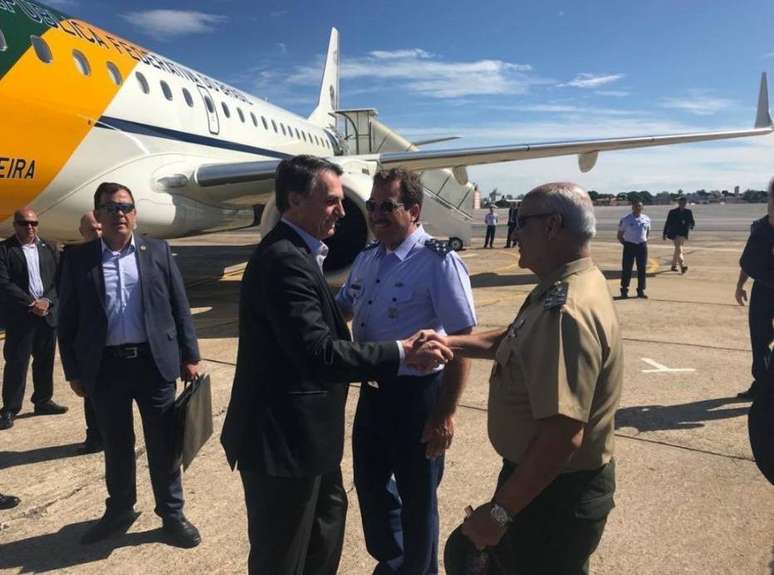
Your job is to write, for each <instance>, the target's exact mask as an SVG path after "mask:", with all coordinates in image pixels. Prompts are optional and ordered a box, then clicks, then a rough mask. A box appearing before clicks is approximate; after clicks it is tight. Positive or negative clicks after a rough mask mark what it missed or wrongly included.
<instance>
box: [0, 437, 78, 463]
mask: <svg viewBox="0 0 774 575" xmlns="http://www.w3.org/2000/svg"><path fill="white" fill-rule="evenodd" d="M80 445H81V444H80V443H68V444H66V445H52V446H51V447H39V448H38V449H30V450H29V451H0V469H9V468H11V467H17V466H20V465H31V464H33V463H41V462H42V461H51V460H52V459H65V458H67V457H76V456H77V455H78V454H77V453H76V449H77V448H78V447H79V446H80Z"/></svg>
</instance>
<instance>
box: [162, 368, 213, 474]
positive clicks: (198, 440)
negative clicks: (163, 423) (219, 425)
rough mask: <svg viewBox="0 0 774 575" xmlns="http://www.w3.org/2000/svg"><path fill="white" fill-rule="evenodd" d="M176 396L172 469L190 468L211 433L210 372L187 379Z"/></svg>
mask: <svg viewBox="0 0 774 575" xmlns="http://www.w3.org/2000/svg"><path fill="white" fill-rule="evenodd" d="M184 385H185V387H184V388H183V391H182V392H181V393H180V395H179V396H178V397H177V399H175V458H174V462H173V465H172V469H177V468H178V467H179V466H180V465H182V466H183V468H184V469H188V466H189V465H191V462H192V461H193V459H194V457H196V454H197V453H198V452H199V449H201V447H202V445H204V444H205V443H206V442H207V440H208V439H209V438H210V436H211V435H212V391H211V389H210V376H209V375H206V374H205V375H197V376H196V377H195V378H194V380H193V381H191V382H186V383H185V384H184Z"/></svg>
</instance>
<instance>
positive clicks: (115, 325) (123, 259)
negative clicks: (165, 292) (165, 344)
mask: <svg viewBox="0 0 774 575" xmlns="http://www.w3.org/2000/svg"><path fill="white" fill-rule="evenodd" d="M100 244H101V246H102V275H103V277H104V278H105V315H106V316H107V321H108V330H107V341H106V342H105V345H122V344H125V343H142V342H145V341H148V335H147V333H146V331H145V310H144V308H143V303H142V286H141V284H140V270H139V268H138V266H137V247H136V245H135V243H134V235H132V239H131V241H130V242H129V243H128V244H126V246H124V249H122V250H121V251H120V252H114V251H113V250H111V249H110V248H109V247H108V245H107V244H106V243H105V242H104V240H100Z"/></svg>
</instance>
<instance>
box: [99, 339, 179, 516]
mask: <svg viewBox="0 0 774 575" xmlns="http://www.w3.org/2000/svg"><path fill="white" fill-rule="evenodd" d="M149 353H150V352H149V351H148V352H146V354H143V355H141V356H140V357H137V358H134V359H118V358H113V357H110V356H108V355H107V354H105V355H103V357H102V363H101V365H100V371H99V375H98V376H97V381H96V386H95V389H94V391H93V393H92V394H91V395H90V396H89V397H90V398H91V400H92V403H93V405H94V412H95V414H96V416H97V422H98V423H99V429H100V432H101V433H102V441H103V444H104V447H105V482H106V483H107V491H108V499H107V502H106V506H107V510H108V512H119V513H120V512H121V511H124V510H126V509H129V508H131V507H132V506H133V505H134V504H135V502H136V501H137V485H136V474H137V470H136V463H135V455H134V421H133V418H132V401H136V402H137V406H138V407H139V410H140V417H141V418H142V427H143V432H144V434H145V448H146V451H147V453H148V468H149V471H150V477H151V485H152V486H153V495H154V497H155V499H156V509H155V511H156V514H158V515H159V516H161V517H170V518H179V517H181V516H182V513H183V486H182V482H181V477H180V468H179V467H177V468H175V469H173V468H172V466H173V461H174V437H175V434H174V432H175V413H174V403H175V382H174V381H165V380H164V379H162V377H161V375H160V374H159V372H158V370H157V369H156V365H155V363H154V362H153V359H152V358H151V357H150V356H149Z"/></svg>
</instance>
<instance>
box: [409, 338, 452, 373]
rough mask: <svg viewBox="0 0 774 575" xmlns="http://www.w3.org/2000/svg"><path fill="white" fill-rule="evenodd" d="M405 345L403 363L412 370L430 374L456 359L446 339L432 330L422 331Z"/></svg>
mask: <svg viewBox="0 0 774 575" xmlns="http://www.w3.org/2000/svg"><path fill="white" fill-rule="evenodd" d="M401 344H402V345H403V352H404V354H405V355H404V358H403V363H404V364H405V365H406V366H407V367H410V368H413V369H416V370H418V371H421V372H424V373H429V372H431V371H433V370H434V369H435V368H436V367H438V366H439V365H441V364H445V363H447V362H449V361H451V360H452V359H453V358H454V354H453V353H452V351H451V350H450V349H449V348H448V347H447V346H446V345H445V343H444V338H443V337H442V336H440V335H438V334H437V333H436V332H434V331H433V330H431V329H424V330H420V331H418V332H417V333H415V334H414V335H412V336H411V337H410V338H408V339H404V340H403V341H401Z"/></svg>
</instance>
